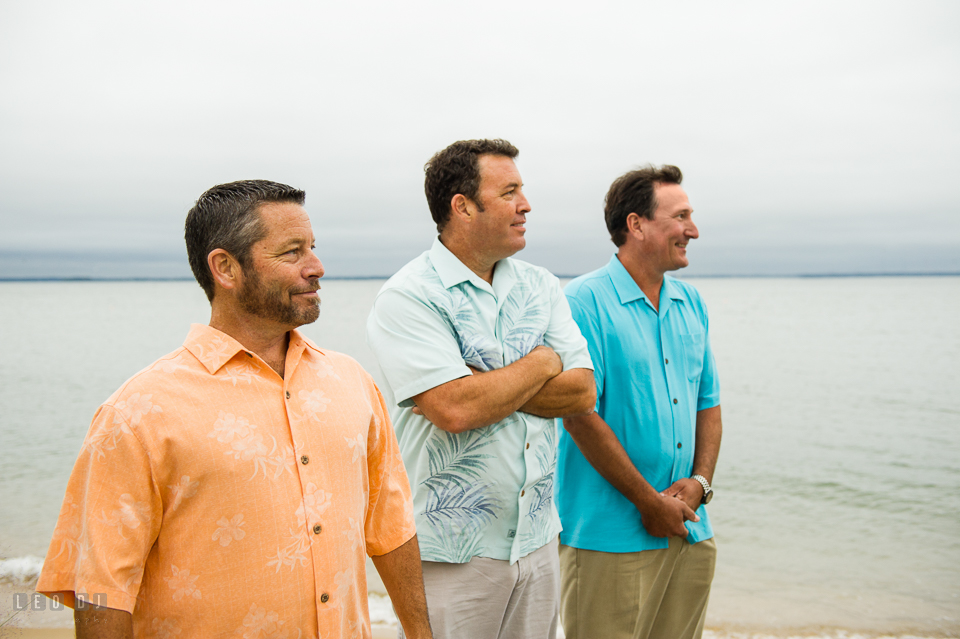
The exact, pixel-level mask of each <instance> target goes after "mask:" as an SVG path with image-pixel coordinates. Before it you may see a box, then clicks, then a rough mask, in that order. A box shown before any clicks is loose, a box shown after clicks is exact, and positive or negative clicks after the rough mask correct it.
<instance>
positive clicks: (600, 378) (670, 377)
mask: <svg viewBox="0 0 960 639" xmlns="http://www.w3.org/2000/svg"><path fill="white" fill-rule="evenodd" d="M565 292H566V295H567V299H568V300H569V302H570V309H571V311H572V313H573V318H574V319H575V320H576V322H577V324H578V325H579V326H580V330H581V331H582V332H583V335H584V337H585V338H586V339H587V344H588V345H589V347H590V357H591V359H592V360H593V364H594V367H593V375H594V378H595V379H596V382H597V413H599V415H600V417H602V418H603V420H604V421H605V422H607V424H609V426H610V428H611V429H613V432H614V434H616V436H617V438H618V439H619V440H620V443H621V444H623V447H624V449H625V450H626V451H627V454H628V455H629V456H630V459H631V460H632V461H633V463H634V465H635V466H636V467H637V469H638V470H639V471H640V473H641V474H642V475H643V476H644V478H645V479H646V480H647V481H648V482H650V484H651V485H652V486H653V487H654V488H656V489H657V490H658V491H662V490H665V489H666V488H668V487H669V486H670V485H671V484H672V483H673V482H675V481H677V480H678V479H681V478H683V477H689V476H690V475H691V473H692V471H693V452H694V443H695V439H696V425H697V411H701V410H704V409H707V408H712V407H714V406H717V405H718V404H719V403H720V386H719V382H718V380H717V370H716V364H715V363H714V360H713V353H712V351H711V350H710V336H709V331H708V327H709V322H708V319H707V308H706V306H705V305H704V303H703V300H702V299H701V298H700V294H699V293H698V292H697V290H696V289H695V288H694V287H693V286H691V285H690V284H687V283H686V282H682V281H680V280H676V279H674V278H672V277H664V280H663V286H662V288H661V290H660V305H659V306H660V310H659V313H658V312H657V311H656V310H654V308H653V305H652V304H650V301H649V300H648V299H647V296H646V295H644V294H643V291H641V290H640V287H639V286H637V283H636V282H634V280H633V278H632V277H631V276H630V274H629V273H628V272H627V270H626V269H625V268H624V267H623V265H622V264H621V263H620V260H619V258H618V257H617V256H616V255H614V256H613V258H611V260H610V263H609V264H607V265H606V266H605V267H603V268H601V269H599V270H596V271H593V272H592V273H588V274H587V275H583V276H581V277H578V278H577V279H575V280H573V281H572V282H570V284H568V285H567V288H566V291H565ZM557 506H558V508H559V511H560V520H561V521H562V522H563V532H562V533H561V535H560V543H563V544H566V545H568V546H573V547H575V548H583V549H586V550H599V551H604V552H637V551H641V550H650V549H653V548H666V547H667V539H666V538H658V537H653V536H651V535H650V534H649V533H647V531H646V530H645V529H644V528H643V524H642V522H641V520H640V512H639V511H638V510H637V509H636V507H634V505H633V504H632V503H630V501H629V500H627V498H626V497H624V496H623V495H622V494H620V492H619V491H618V490H617V489H616V488H614V487H613V486H612V485H611V484H610V483H609V482H607V481H606V480H605V479H604V478H603V477H601V476H600V474H599V473H598V472H597V471H596V470H594V468H593V467H592V466H591V465H590V464H589V462H587V460H586V459H585V458H584V457H583V455H582V454H581V453H580V450H579V449H578V448H577V445H576V444H575V443H574V442H573V439H572V438H571V437H570V435H569V434H568V433H567V432H566V431H565V430H563V429H561V433H560V455H559V462H558V467H557ZM697 514H698V515H699V516H700V521H699V523H692V522H687V524H686V526H687V529H688V530H689V533H690V534H689V536H688V537H687V540H688V541H689V542H690V543H696V542H698V541H702V540H704V539H709V538H711V537H713V528H712V527H711V526H710V518H709V517H708V516H707V512H706V508H705V507H704V506H700V508H699V509H698V510H697Z"/></svg>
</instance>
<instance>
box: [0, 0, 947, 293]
mask: <svg viewBox="0 0 960 639" xmlns="http://www.w3.org/2000/svg"><path fill="white" fill-rule="evenodd" d="M0 90H2V96H3V98H2V100H0V229H2V231H0V277H40V276H43V277H50V276H55V277H75V276H105V277H117V276H141V277H170V276H188V275H189V270H188V268H187V266H186V259H185V253H184V251H183V248H182V236H181V233H182V222H183V218H184V215H185V213H186V211H187V209H188V208H189V207H190V206H191V205H192V204H193V202H194V200H196V198H197V197H198V196H199V195H200V194H201V193H202V192H203V191H204V190H206V189H207V188H208V187H210V186H212V185H214V184H217V183H221V182H226V181H232V180H236V179H243V178H266V179H272V180H277V181H281V182H287V183H290V184H293V185H296V186H298V187H300V188H303V189H305V190H306V191H307V210H308V212H309V213H310V214H311V218H312V220H313V224H314V229H315V231H316V233H317V239H318V246H319V252H320V256H321V259H323V261H324V264H325V266H326V268H327V272H328V275H330V276H362V275H388V274H390V273H392V272H393V271H395V270H396V269H397V268H398V267H399V266H401V265H402V264H403V263H404V262H406V261H407V260H409V259H410V258H412V257H413V256H415V255H417V254H418V253H420V252H421V251H422V250H424V249H426V248H427V247H428V246H429V244H430V242H431V240H432V237H433V226H432V222H431V221H430V216H429V213H428V212H427V208H426V204H425V201H424V197H423V170H422V167H423V164H424V162H425V161H426V160H427V159H428V158H429V157H430V155H431V154H432V153H433V152H435V151H437V150H438V149H440V148H442V147H444V146H446V145H447V144H449V143H450V142H452V141H454V140H457V139H464V138H472V137H504V138H506V139H508V140H510V141H511V142H513V143H514V144H516V145H517V146H518V147H519V148H520V157H519V162H518V166H519V168H520V171H521V173H522V175H523V178H524V181H525V183H526V187H525V188H526V191H527V195H528V197H529V199H530V201H531V203H532V205H533V212H532V213H531V215H530V216H529V221H528V225H527V226H528V233H527V238H528V242H527V249H526V250H525V251H524V252H523V253H521V254H520V256H521V257H524V258H525V259H527V260H529V261H532V262H535V263H539V264H543V265H545V266H547V267H549V268H551V269H552V270H553V271H554V272H557V273H559V274H577V273H582V272H584V271H587V270H590V269H592V268H595V267H597V266H599V265H601V264H602V263H604V262H605V261H606V260H607V259H609V256H610V254H611V253H612V251H613V245H612V244H610V242H609V240H608V239H607V235H606V231H605V228H604V226H603V221H602V203H603V196H604V193H605V192H606V189H607V186H608V185H609V184H610V182H611V181H612V180H613V179H614V178H615V177H616V176H617V175H619V174H621V173H623V172H624V171H626V170H629V169H630V168H633V167H635V166H637V165H639V164H643V163H647V162H654V163H665V162H666V163H672V164H677V165H679V166H680V167H681V168H682V169H683V171H684V174H685V182H684V185H685V187H686V189H687V192H688V194H689V195H690V199H691V202H692V204H693V206H694V208H695V217H694V219H695V220H696V221H697V222H698V224H699V226H700V231H701V238H700V239H699V240H698V241H697V242H696V243H694V245H693V246H692V248H691V250H690V256H691V262H692V265H691V267H690V268H689V269H688V272H689V273H690V274H691V275H694V274H746V273H750V274H798V273H841V272H842V273H847V272H937V271H939V272H942V271H954V272H957V271H960V190H958V179H957V177H956V176H957V175H960V144H958V142H960V118H958V113H960V4H958V3H956V2H910V3H903V2H881V1H870V2H834V1H831V2H803V3H771V2H729V3H720V2H697V1H687V2H680V3H669V4H668V3H662V2H658V3H652V2H651V3H647V2H638V1H636V0H631V1H628V2H603V1H599V2H598V1H594V2H590V3H587V2H584V1H581V2H575V3H573V2H563V1H557V0H553V1H551V2H546V1H541V2H523V1H520V0H513V1H510V2H497V1H488V2H483V3H477V2H456V3H454V2H449V1H443V2H440V1H437V2H421V1H416V0H408V1H407V2H403V3H397V2H369V3H361V2H358V3H343V2H337V3H334V2H273V3H269V4H268V3H264V2H247V1H236V0H233V1H231V2H223V3H211V2H196V1H195V0H192V1H190V2H180V1H178V0H174V1H170V0H168V1H165V2H163V3H129V2H102V1H99V0H85V1H84V2H79V3H78V2H67V1H59V0H54V1H49V2H48V1H43V0H31V1H29V2H28V1H20V0H3V2H0Z"/></svg>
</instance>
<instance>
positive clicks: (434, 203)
mask: <svg viewBox="0 0 960 639" xmlns="http://www.w3.org/2000/svg"><path fill="white" fill-rule="evenodd" d="M519 154H520V151H518V150H517V147H515V146H513V145H512V144H510V143H509V142H507V141H506V140H500V139H497V140H460V141H459V142H454V143H453V144H451V145H450V146H448V147H447V148H445V149H444V150H442V151H438V152H437V153H435V154H434V156H433V157H432V158H430V161H429V162H427V163H426V164H425V165H424V167H423V170H424V172H425V173H426V179H425V180H424V184H423V190H424V191H425V192H426V194H427V205H428V206H429V207H430V215H431V216H433V221H434V222H436V223H437V231H442V230H443V227H444V226H446V224H447V220H449V219H450V200H452V199H453V196H455V195H457V194H458V193H460V194H462V195H463V196H464V197H466V198H468V199H470V200H473V201H474V202H476V203H477V204H480V203H479V202H477V195H478V193H479V192H480V156H483V155H502V156H504V157H508V158H511V159H513V158H515V157H517V156H518V155H519Z"/></svg>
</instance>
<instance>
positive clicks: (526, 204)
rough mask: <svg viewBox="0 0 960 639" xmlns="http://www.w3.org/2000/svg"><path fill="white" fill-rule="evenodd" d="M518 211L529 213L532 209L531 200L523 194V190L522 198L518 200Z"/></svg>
mask: <svg viewBox="0 0 960 639" xmlns="http://www.w3.org/2000/svg"><path fill="white" fill-rule="evenodd" d="M517 211H518V212H520V213H529V212H530V211H531V207H530V200H528V199H527V196H526V195H524V194H523V191H521V192H520V198H519V200H517Z"/></svg>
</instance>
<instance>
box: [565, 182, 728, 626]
mask: <svg viewBox="0 0 960 639" xmlns="http://www.w3.org/2000/svg"><path fill="white" fill-rule="evenodd" d="M682 179H683V176H682V174H681V172H680V169H678V168H676V167H674V166H669V165H668V166H663V167H660V168H654V167H646V168H643V169H639V170H636V171H631V172H629V173H627V174H625V175H623V176H621V177H620V178H619V179H617V180H616V181H615V182H614V183H613V185H612V186H611V187H610V190H609V192H608V193H607V198H606V206H605V217H606V222H607V228H608V230H609V231H610V235H611V238H612V239H613V241H614V243H615V244H616V245H617V246H618V247H619V249H618V252H617V254H616V255H614V256H613V257H612V258H611V259H610V262H609V264H607V266H605V267H603V268H601V269H599V270H597V271H594V272H592V273H588V274H587V275H583V276H581V277H578V278H577V279H575V280H574V281H573V282H571V283H570V284H569V285H568V286H567V289H566V295H567V298H568V300H569V301H570V307H571V310H572V312H573V317H574V319H575V320H576V321H577V324H578V325H579V326H580V328H581V330H582V331H583V334H584V336H585V337H586V339H587V342H588V344H589V345H590V356H591V358H592V360H593V363H594V377H595V379H596V385H597V397H598V401H597V406H596V411H595V412H591V413H590V414H588V415H580V416H573V417H569V418H567V419H565V420H564V426H565V428H564V430H563V431H562V432H561V436H560V458H559V461H558V468H557V501H558V507H559V510H560V518H561V521H562V522H563V533H562V534H561V536H560V544H561V545H560V564H561V571H562V574H563V583H562V595H561V596H562V604H561V605H562V614H563V628H564V632H565V633H566V636H567V638H568V639H584V638H589V637H630V638H632V639H647V638H648V637H650V638H657V637H670V638H671V639H691V638H698V637H700V636H701V634H702V632H703V622H704V618H705V616H706V609H707V601H708V598H709V594H710V584H711V582H712V580H713V571H714V566H715V562H716V546H715V544H714V542H713V529H712V528H711V526H710V520H709V518H708V516H707V512H706V508H705V505H706V503H707V502H709V501H710V498H711V497H712V494H713V491H712V488H711V487H710V482H711V481H713V471H714V468H715V466H716V462H717V455H718V453H719V451H720V436H721V431H722V426H721V420H720V388H719V383H718V379H717V371H716V365H715V364H714V359H713V353H712V351H711V349H710V337H709V332H708V326H709V321H708V318H707V309H706V306H705V305H704V303H703V300H702V299H701V298H700V295H699V293H697V290H696V289H695V288H694V287H693V286H691V285H690V284H687V283H685V282H681V281H679V280H676V279H673V278H672V277H669V276H666V272H667V271H673V270H677V269H680V268H683V267H685V266H687V264H688V260H687V254H686V253H687V245H688V243H689V242H690V240H692V239H696V238H697V237H698V236H699V232H698V230H697V227H696V225H695V224H694V223H693V220H692V219H691V216H692V213H693V209H692V208H691V207H690V202H689V200H688V198H687V195H686V193H684V191H683V189H682V188H681V186H680V182H681V180H682Z"/></svg>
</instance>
